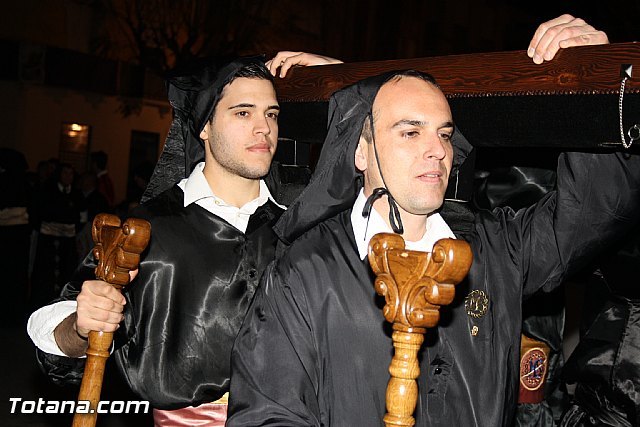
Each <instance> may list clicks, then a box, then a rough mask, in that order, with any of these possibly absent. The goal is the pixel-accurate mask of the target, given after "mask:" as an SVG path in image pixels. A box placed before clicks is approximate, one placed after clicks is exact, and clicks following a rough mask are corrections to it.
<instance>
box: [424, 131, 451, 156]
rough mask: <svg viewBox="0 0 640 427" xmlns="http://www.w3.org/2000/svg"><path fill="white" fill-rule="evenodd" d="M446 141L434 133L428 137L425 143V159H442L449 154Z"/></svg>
mask: <svg viewBox="0 0 640 427" xmlns="http://www.w3.org/2000/svg"><path fill="white" fill-rule="evenodd" d="M445 144H446V141H443V140H442V138H441V137H440V135H437V134H436V135H432V136H430V137H429V138H428V140H427V141H426V144H425V151H424V157H425V159H437V160H442V159H444V158H445V156H446V155H447V150H446V148H445Z"/></svg>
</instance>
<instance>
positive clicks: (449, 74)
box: [276, 42, 640, 102]
mask: <svg viewBox="0 0 640 427" xmlns="http://www.w3.org/2000/svg"><path fill="white" fill-rule="evenodd" d="M624 64H630V65H632V66H633V78H632V79H630V80H628V82H627V85H626V88H627V92H628V93H639V92H640V43H638V42H631V43H615V44H609V45H601V46H582V47H575V48H571V49H564V50H561V51H560V52H558V54H557V56H556V58H555V59H554V60H553V61H551V62H546V63H544V64H540V65H536V64H534V63H533V61H532V60H531V59H530V58H529V57H528V56H527V55H526V53H525V51H512V52H494V53H479V54H468V55H452V56H439V57H429V58H416V59H398V60H392V61H372V62H354V63H349V64H337V65H326V66H320V67H300V68H294V69H292V70H290V71H289V74H288V75H287V77H286V78H284V79H276V80H277V81H276V91H277V93H278V98H279V99H280V101H282V102H313V101H327V100H328V99H329V97H330V96H331V94H332V93H333V92H334V91H336V90H338V89H341V88H342V87H344V86H347V85H349V84H352V83H354V82H356V81H358V80H361V79H363V78H365V77H368V76H372V75H376V74H380V73H382V72H385V71H391V70H398V69H409V68H411V69H416V70H420V71H425V72H428V73H430V74H432V75H433V76H434V77H435V78H436V80H438V83H439V84H440V86H441V87H442V89H443V91H444V92H445V94H446V95H447V96H448V97H450V98H456V97H486V96H514V95H559V94H614V93H617V92H618V91H619V89H620V81H621V77H620V75H621V74H620V72H621V66H623V65H624Z"/></svg>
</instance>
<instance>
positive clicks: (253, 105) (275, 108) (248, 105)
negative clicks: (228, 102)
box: [229, 103, 280, 111]
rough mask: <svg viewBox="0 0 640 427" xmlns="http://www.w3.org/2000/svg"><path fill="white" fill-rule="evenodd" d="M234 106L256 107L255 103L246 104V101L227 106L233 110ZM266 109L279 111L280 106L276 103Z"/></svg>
mask: <svg viewBox="0 0 640 427" xmlns="http://www.w3.org/2000/svg"><path fill="white" fill-rule="evenodd" d="M234 108H256V105H255V104H248V103H241V104H236V105H232V106H231V107H229V110H233V109H234ZM267 110H278V111H280V106H279V105H277V104H276V105H269V107H268V108H267Z"/></svg>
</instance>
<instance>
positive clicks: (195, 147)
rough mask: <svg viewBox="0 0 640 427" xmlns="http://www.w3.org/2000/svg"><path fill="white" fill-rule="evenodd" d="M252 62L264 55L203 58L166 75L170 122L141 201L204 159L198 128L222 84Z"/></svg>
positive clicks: (219, 91)
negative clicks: (184, 69)
mask: <svg viewBox="0 0 640 427" xmlns="http://www.w3.org/2000/svg"><path fill="white" fill-rule="evenodd" d="M253 63H264V57H262V56H252V57H244V58H238V59H234V60H233V61H230V62H229V61H227V62H224V63H222V64H221V62H220V61H218V60H207V61H206V62H204V63H202V64H198V66H197V68H196V69H195V70H194V69H191V70H186V71H178V72H174V73H173V74H172V75H171V76H169V78H168V79H167V91H168V94H169V102H170V103H171V106H172V107H173V122H172V123H171V128H170V129H169V134H168V135H167V140H166V142H165V145H164V148H163V150H162V155H161V156H160V159H159V160H158V163H157V164H156V167H155V169H154V171H153V175H152V176H151V180H150V182H149V185H148V186H147V189H146V190H145V193H144V195H143V196H142V200H141V201H142V202H145V201H147V200H149V199H152V198H153V197H155V196H157V195H158V194H160V193H162V192H163V191H165V190H166V189H168V188H170V187H172V186H173V185H175V184H176V183H177V182H179V181H180V180H181V179H183V178H186V177H188V176H189V174H190V173H191V170H192V169H193V167H194V166H195V165H196V164H198V163H199V162H201V161H203V160H204V143H203V141H202V140H201V139H200V132H201V131H202V129H204V126H205V125H206V123H207V121H208V120H209V118H210V117H211V114H212V113H213V110H214V108H215V106H216V105H217V103H218V101H219V100H220V97H221V95H222V90H223V89H224V87H225V86H226V85H227V84H228V83H229V81H231V80H232V78H233V77H234V76H235V75H236V73H237V72H238V71H239V70H240V69H241V68H243V67H245V66H247V65H249V64H253Z"/></svg>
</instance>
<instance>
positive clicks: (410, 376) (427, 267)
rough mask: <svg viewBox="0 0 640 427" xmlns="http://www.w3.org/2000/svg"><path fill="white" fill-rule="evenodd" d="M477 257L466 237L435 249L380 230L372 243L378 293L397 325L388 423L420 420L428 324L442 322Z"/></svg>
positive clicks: (386, 314) (407, 423)
mask: <svg viewBox="0 0 640 427" xmlns="http://www.w3.org/2000/svg"><path fill="white" fill-rule="evenodd" d="M472 258H473V257H472V254H471V248H470V247H469V244H468V243H467V242H464V241H461V240H454V239H442V240H439V241H438V242H436V244H435V245H434V246H433V252H431V253H427V252H418V251H408V250H405V244H404V239H403V238H402V237H401V236H399V235H397V234H390V233H380V234H376V235H375V236H373V238H372V239H371V241H370V242H369V263H370V264H371V268H372V269H373V272H374V273H375V274H376V275H377V277H376V280H375V288H376V292H377V293H378V294H379V295H382V296H384V297H385V301H386V305H385V306H384V309H383V313H384V317H385V319H386V320H387V321H388V322H391V323H393V335H392V339H393V347H394V349H395V351H394V355H393V359H392V360H391V364H390V365H389V373H390V374H391V379H390V380H389V383H388V385H387V394H386V403H387V413H386V415H385V416H384V422H385V425H386V426H387V427H390V426H413V425H414V424H415V419H414V418H413V412H414V411H415V409H416V402H417V400H418V384H417V382H416V378H418V376H419V375H420V366H419V365H418V350H419V349H420V345H421V344H422V342H423V340H424V334H425V332H426V328H432V327H434V326H436V325H437V324H438V320H439V319H440V312H439V309H440V306H441V305H447V304H450V303H451V301H452V300H453V297H454V295H455V288H454V285H456V284H458V283H459V282H460V281H461V280H462V279H464V277H465V276H466V275H467V273H468V271H469V267H471V261H472Z"/></svg>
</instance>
